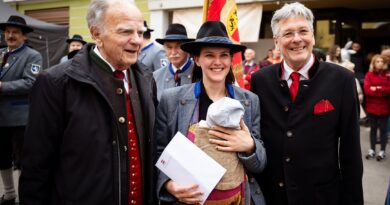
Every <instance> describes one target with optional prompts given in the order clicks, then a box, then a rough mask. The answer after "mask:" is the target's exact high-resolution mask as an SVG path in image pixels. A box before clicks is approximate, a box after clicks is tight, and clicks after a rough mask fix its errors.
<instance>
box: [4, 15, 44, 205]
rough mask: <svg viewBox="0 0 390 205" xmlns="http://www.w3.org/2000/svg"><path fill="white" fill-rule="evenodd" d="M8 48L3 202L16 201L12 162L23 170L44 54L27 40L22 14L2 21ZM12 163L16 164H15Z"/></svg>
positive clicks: (5, 50) (5, 75)
mask: <svg viewBox="0 0 390 205" xmlns="http://www.w3.org/2000/svg"><path fill="white" fill-rule="evenodd" d="M0 29H1V30H3V31H4V36H5V41H6V43H7V47H6V48H3V49H1V50H0V55H1V56H0V62H1V65H0V173H1V178H2V181H3V185H4V189H5V190H4V195H3V196H2V197H1V199H0V205H10V204H15V198H16V193H15V188H14V182H13V178H12V172H13V171H12V165H14V167H15V168H16V169H20V151H21V147H22V144H23V135H24V130H25V126H26V123H27V116H28V108H29V103H28V94H29V92H30V88H31V87H32V85H33V83H34V81H35V77H36V75H37V74H38V73H39V72H40V70H41V66H42V56H41V54H40V53H38V52H37V51H36V50H34V49H32V48H29V47H28V46H27V45H26V44H25V41H26V40H27V35H26V34H27V33H29V32H32V31H33V29H32V28H30V27H29V26H27V25H26V21H25V20H24V19H23V18H22V17H19V16H10V17H9V19H8V21H7V22H5V23H0ZM12 162H13V164H12Z"/></svg>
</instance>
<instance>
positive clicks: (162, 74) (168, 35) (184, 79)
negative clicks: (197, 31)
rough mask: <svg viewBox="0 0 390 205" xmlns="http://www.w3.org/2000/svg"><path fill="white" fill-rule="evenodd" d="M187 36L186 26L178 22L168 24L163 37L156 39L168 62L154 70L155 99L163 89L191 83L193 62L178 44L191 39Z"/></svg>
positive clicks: (158, 97)
mask: <svg viewBox="0 0 390 205" xmlns="http://www.w3.org/2000/svg"><path fill="white" fill-rule="evenodd" d="M193 40H194V39H190V38H188V37H187V30H186V28H185V27H184V26H183V25H181V24H178V23H174V24H171V25H169V27H168V29H167V31H166V32H165V38H158V39H156V41H157V42H158V43H160V44H162V45H164V49H165V53H166V55H167V58H168V61H169V63H168V64H167V65H166V66H165V67H162V68H160V69H158V70H156V71H155V72H153V77H154V79H155V80H156V85H157V99H158V100H160V97H161V94H162V92H163V91H164V90H165V89H168V88H173V87H176V86H180V85H184V84H189V83H192V69H193V67H194V62H193V61H192V60H191V58H190V55H189V54H188V53H187V52H185V51H183V50H182V49H181V48H180V46H181V44H183V43H185V42H190V41H193Z"/></svg>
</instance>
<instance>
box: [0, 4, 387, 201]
mask: <svg viewBox="0 0 390 205" xmlns="http://www.w3.org/2000/svg"><path fill="white" fill-rule="evenodd" d="M86 19H87V22H88V29H89V32H90V35H91V37H92V39H93V41H94V42H93V43H87V42H86V41H84V40H83V38H82V36H81V35H78V34H75V35H73V37H72V38H69V39H68V40H67V41H66V43H68V44H69V51H68V52H69V53H68V54H67V55H66V56H64V57H63V58H62V59H61V62H60V63H59V64H58V65H55V66H53V67H51V68H49V69H46V70H42V69H41V65H42V56H41V55H40V54H39V53H38V52H37V51H35V50H34V49H32V48H29V47H28V46H27V45H26V43H25V42H26V40H27V35H26V34H27V33H29V32H31V31H32V30H33V29H32V28H31V27H30V26H28V25H27V24H26V22H25V20H24V19H23V18H22V17H20V16H11V17H9V19H8V20H7V22H4V23H0V29H1V30H3V31H4V34H5V40H6V43H7V47H6V48H4V49H2V50H0V54H1V56H0V60H1V62H0V63H1V67H0V174H1V179H2V183H3V187H4V195H3V196H2V197H1V199H0V205H14V204H15V200H16V195H17V194H16V193H17V190H15V184H14V181H13V173H14V172H16V173H17V177H20V179H19V190H18V194H19V201H20V203H21V204H26V205H30V204H31V205H34V204H36V205H38V204H40V205H47V204H85V205H87V204H88V205H89V204H96V205H99V204H102V205H103V204H104V205H106V204H122V205H124V204H126V205H128V204H138V205H140V204H147V205H149V204H150V205H152V204H201V203H204V204H208V205H214V204H215V205H217V204H241V205H250V204H255V205H264V204H272V205H285V204H327V205H338V204H343V205H344V204H345V205H358V204H363V203H364V200H363V188H362V176H363V163H362V154H361V153H362V152H361V147H360V130H359V119H361V118H362V117H361V116H362V113H365V114H367V116H368V118H369V121H370V127H371V131H370V150H368V153H367V155H366V159H372V158H376V159H377V160H378V161H381V160H384V159H385V156H386V144H387V142H388V136H387V134H388V133H387V132H388V127H387V123H388V119H389V115H390V72H389V70H388V67H389V64H390V48H384V49H383V51H382V53H381V54H376V55H373V56H372V58H371V59H370V62H371V63H370V65H369V67H368V69H367V72H366V71H365V69H366V68H365V66H364V65H365V64H364V60H363V58H362V56H361V47H360V45H359V44H358V43H356V42H348V43H347V44H346V46H344V47H343V48H341V47H340V46H338V45H334V46H332V47H331V48H330V49H329V52H328V54H327V55H326V54H325V53H324V52H322V51H321V50H320V49H315V48H313V47H314V45H315V37H314V27H313V24H314V16H313V13H312V11H311V10H310V9H308V8H307V7H305V6H304V5H303V4H301V3H297V2H295V3H290V4H285V5H284V6H283V7H281V8H280V9H278V10H276V11H275V13H274V14H273V17H272V20H271V28H272V33H273V36H274V38H273V40H274V48H272V49H270V50H269V52H268V55H267V56H266V57H265V58H264V59H262V60H261V61H259V62H257V61H256V57H255V55H256V52H255V50H254V49H251V48H247V47H246V46H244V45H240V44H235V43H233V42H232V41H231V40H230V39H229V36H228V34H227V30H226V27H225V25H224V24H223V23H221V22H219V21H206V22H204V23H203V24H202V25H201V27H200V29H199V31H198V33H197V36H196V38H195V39H192V38H189V37H188V36H187V31H186V28H185V26H184V25H182V24H178V23H174V24H171V25H169V27H168V29H167V31H166V32H165V36H164V37H163V38H157V39H156V41H152V40H151V32H153V29H151V28H149V27H148V25H147V22H146V21H145V20H144V17H143V15H142V13H141V11H140V10H139V9H138V8H137V7H136V6H135V4H133V3H131V2H130V1H126V0H93V1H91V3H90V5H89V7H88V11H87V16H86ZM238 52H242V53H243V57H244V60H243V64H242V66H243V73H242V74H243V78H244V87H243V88H240V87H239V86H237V84H236V82H235V76H234V74H233V70H232V59H233V57H232V56H233V54H235V53H238ZM362 75H363V77H362ZM359 94H360V95H359ZM363 94H364V98H363ZM226 99H229V100H234V102H235V103H237V105H238V107H239V109H240V110H241V111H242V112H241V114H240V115H230V112H229V109H233V107H229V106H231V104H230V103H224V102H227V101H226ZM217 103H219V104H217ZM215 105H218V106H222V107H223V109H220V110H219V111H220V112H221V113H222V114H224V115H223V116H225V117H226V116H227V115H229V116H230V117H229V120H231V121H235V122H236V123H235V125H234V126H230V125H229V123H230V122H226V120H225V119H224V118H223V119H221V118H219V119H217V120H216V121H215V122H216V123H215V124H212V125H210V126H209V127H207V129H205V128H204V127H202V126H201V124H202V121H203V120H206V121H208V120H210V119H209V115H210V113H211V112H213V111H215ZM224 112H227V113H224ZM378 129H379V131H380V135H379V141H380V148H379V150H378V152H377V150H376V144H378V143H377V141H378V137H377V130H378ZM177 132H180V133H182V134H183V135H184V136H186V137H187V138H188V139H189V140H190V141H191V142H192V143H194V144H195V145H196V146H200V145H199V140H203V143H206V144H207V146H208V147H209V148H208V149H209V151H210V152H212V153H213V155H212V156H217V157H219V158H224V157H225V156H229V157H230V158H229V159H232V162H233V161H234V162H235V166H234V167H233V166H229V165H228V166H226V167H225V168H226V169H227V172H228V173H229V174H231V175H232V176H234V177H233V178H234V183H229V185H226V184H221V183H222V182H220V183H219V184H217V185H216V186H215V187H214V189H213V190H212V191H211V193H210V195H208V197H207V200H206V201H202V196H203V194H204V193H202V192H201V191H199V189H198V188H199V184H185V183H184V184H183V183H182V182H180V181H173V180H172V179H170V178H169V177H168V176H167V175H166V174H165V173H163V172H161V171H160V170H158V169H157V168H156V167H155V163H156V161H157V159H158V157H159V156H160V155H161V154H162V153H163V151H164V149H165V148H166V146H167V145H168V144H169V142H170V141H171V140H172V138H173V137H174V136H175V134H176V133H177ZM210 147H211V148H210ZM210 149H211V150H210ZM188 160H192V159H188ZM227 164H229V163H227ZM237 167H238V168H237ZM19 175H20V176H19ZM230 179H231V178H229V179H228V180H230ZM225 180H226V179H225ZM229 182H230V181H229Z"/></svg>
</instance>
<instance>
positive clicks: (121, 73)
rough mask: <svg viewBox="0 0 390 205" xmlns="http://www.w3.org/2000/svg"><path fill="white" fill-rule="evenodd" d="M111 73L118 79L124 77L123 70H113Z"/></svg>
mask: <svg viewBox="0 0 390 205" xmlns="http://www.w3.org/2000/svg"><path fill="white" fill-rule="evenodd" d="M113 75H114V78H116V79H119V80H123V79H124V78H125V74H124V73H123V71H120V70H115V71H114V73H113Z"/></svg>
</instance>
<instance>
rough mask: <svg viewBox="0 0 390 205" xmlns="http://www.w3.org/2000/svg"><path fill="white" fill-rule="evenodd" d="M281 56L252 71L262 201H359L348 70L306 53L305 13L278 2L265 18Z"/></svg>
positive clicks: (308, 15) (304, 204) (309, 23)
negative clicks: (262, 159)
mask: <svg viewBox="0 0 390 205" xmlns="http://www.w3.org/2000/svg"><path fill="white" fill-rule="evenodd" d="M271 26H272V31H273V34H274V42H275V46H276V48H277V49H280V51H281V53H282V55H283V57H284V61H283V62H282V63H280V64H274V65H272V66H269V67H266V68H263V69H260V71H258V72H256V73H255V74H254V75H253V76H252V80H251V82H252V84H251V90H252V91H253V92H254V93H256V94H258V95H259V97H260V99H261V103H260V106H261V135H262V138H263V140H264V145H265V147H266V149H267V167H266V169H265V171H263V172H262V173H261V174H260V175H259V176H258V178H257V179H258V181H259V183H260V186H261V188H262V190H263V192H264V197H265V200H266V203H267V204H272V205H286V204H288V205H317V204H324V205H325V204H326V205H341V204H342V205H352V204H354V205H362V204H363V191H362V174H363V165H362V159H361V150H360V140H359V126H358V117H357V109H358V103H357V97H356V95H355V89H356V88H355V79H354V76H353V73H351V72H349V71H348V70H346V69H344V68H342V67H340V66H338V65H334V64H329V63H326V62H320V61H318V60H317V59H315V58H314V56H313V54H312V48H313V45H314V33H313V32H314V30H313V14H312V12H311V11H310V10H309V9H307V8H306V7H305V6H304V5H302V4H300V3H292V4H286V5H285V6H283V8H281V9H280V10H277V11H276V12H275V14H274V16H273V18H272V21H271Z"/></svg>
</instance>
